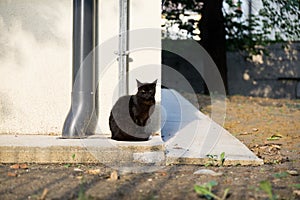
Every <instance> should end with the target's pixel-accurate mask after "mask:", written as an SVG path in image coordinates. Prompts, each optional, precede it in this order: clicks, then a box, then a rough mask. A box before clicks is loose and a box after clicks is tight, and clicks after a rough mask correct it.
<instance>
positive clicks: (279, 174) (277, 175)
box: [273, 172, 288, 178]
mask: <svg viewBox="0 0 300 200" xmlns="http://www.w3.org/2000/svg"><path fill="white" fill-rule="evenodd" d="M287 175H288V173H287V172H281V173H276V174H274V175H273V176H274V177H275V178H285V177H287Z"/></svg>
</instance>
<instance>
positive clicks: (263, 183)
mask: <svg viewBox="0 0 300 200" xmlns="http://www.w3.org/2000/svg"><path fill="white" fill-rule="evenodd" d="M259 188H260V189H261V190H263V191H265V192H266V193H267V194H268V197H269V199H270V200H275V199H277V197H276V195H274V194H273V192H272V185H271V183H270V181H261V182H260V183H259Z"/></svg>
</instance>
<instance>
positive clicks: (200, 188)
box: [194, 181, 230, 200]
mask: <svg viewBox="0 0 300 200" xmlns="http://www.w3.org/2000/svg"><path fill="white" fill-rule="evenodd" d="M217 185H218V182H216V181H210V182H208V183H205V184H203V185H195V186H194V190H195V192H196V193H197V194H199V195H201V196H204V197H205V198H206V199H216V200H225V199H226V198H227V195H228V192H229V190H230V189H229V188H226V189H225V190H224V193H223V196H222V197H219V196H217V195H215V194H214V193H213V191H212V188H213V187H214V186H217Z"/></svg>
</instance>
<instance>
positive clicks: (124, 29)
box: [118, 0, 130, 97]
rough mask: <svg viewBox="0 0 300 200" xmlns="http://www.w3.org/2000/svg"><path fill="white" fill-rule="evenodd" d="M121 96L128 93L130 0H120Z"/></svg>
mask: <svg viewBox="0 0 300 200" xmlns="http://www.w3.org/2000/svg"><path fill="white" fill-rule="evenodd" d="M119 3H120V5H119V6H120V16H119V19H120V21H119V52H118V54H119V59H118V61H119V80H120V83H119V97H120V96H123V95H127V94H128V76H127V72H128V53H129V52H128V46H129V45H128V29H129V5H130V4H129V0H119Z"/></svg>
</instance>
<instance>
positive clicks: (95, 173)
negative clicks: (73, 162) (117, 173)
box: [87, 169, 100, 175]
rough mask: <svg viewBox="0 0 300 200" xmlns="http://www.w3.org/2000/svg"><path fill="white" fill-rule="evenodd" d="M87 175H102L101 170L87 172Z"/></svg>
mask: <svg viewBox="0 0 300 200" xmlns="http://www.w3.org/2000/svg"><path fill="white" fill-rule="evenodd" d="M87 173H88V174H91V175H98V174H100V169H89V170H87Z"/></svg>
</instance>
